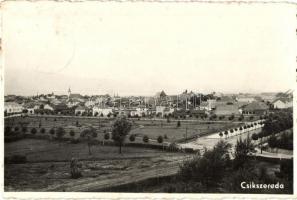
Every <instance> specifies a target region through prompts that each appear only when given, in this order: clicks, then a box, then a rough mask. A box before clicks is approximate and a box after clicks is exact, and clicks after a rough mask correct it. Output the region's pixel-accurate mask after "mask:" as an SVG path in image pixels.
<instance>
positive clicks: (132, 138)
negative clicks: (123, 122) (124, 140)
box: [129, 134, 135, 142]
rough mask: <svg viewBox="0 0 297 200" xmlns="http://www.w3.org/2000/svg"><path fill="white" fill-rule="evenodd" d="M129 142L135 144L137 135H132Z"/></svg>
mask: <svg viewBox="0 0 297 200" xmlns="http://www.w3.org/2000/svg"><path fill="white" fill-rule="evenodd" d="M129 140H130V141H131V142H134V141H135V135H134V134H131V135H130V137H129Z"/></svg>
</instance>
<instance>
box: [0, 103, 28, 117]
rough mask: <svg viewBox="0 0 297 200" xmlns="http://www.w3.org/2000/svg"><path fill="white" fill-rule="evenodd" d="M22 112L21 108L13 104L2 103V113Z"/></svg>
mask: <svg viewBox="0 0 297 200" xmlns="http://www.w3.org/2000/svg"><path fill="white" fill-rule="evenodd" d="M22 112H23V106H21V105H20V104H18V103H15V102H4V113H6V114H17V113H22Z"/></svg>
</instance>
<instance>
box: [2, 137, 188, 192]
mask: <svg viewBox="0 0 297 200" xmlns="http://www.w3.org/2000/svg"><path fill="white" fill-rule="evenodd" d="M122 150H123V154H118V147H116V146H100V145H96V146H93V147H92V155H91V156H89V155H88V149H87V145H86V144H83V143H81V144H67V143H62V142H61V143H60V142H54V141H46V140H36V139H24V140H21V141H16V142H12V143H6V144H5V155H6V156H9V155H16V154H21V155H26V156H27V160H28V163H25V164H5V167H4V170H5V191H18V190H22V191H33V190H34V191H47V190H53V191H63V190H65V191H81V190H82V191H88V190H97V189H100V187H106V185H110V186H112V185H116V184H117V183H118V181H119V180H121V181H122V183H129V181H132V179H131V177H132V176H137V177H138V179H139V180H143V179H146V178H149V177H155V176H163V175H164V176H165V175H168V174H174V173H176V172H177V170H178V166H179V165H178V164H176V163H180V162H182V161H183V160H184V159H186V158H188V157H189V156H188V155H185V154H182V153H168V152H162V151H158V150H153V149H143V148H137V147H124V148H123V149H122ZM73 156H74V157H76V158H78V159H79V160H84V161H80V163H81V165H82V166H81V170H82V174H83V177H82V178H79V179H71V178H70V167H69V166H70V162H69V161H70V159H71V158H72V157H73ZM171 168H172V170H169V169H171ZM95 181H96V184H95V185H92V184H94V182H95ZM84 184H85V186H84Z"/></svg>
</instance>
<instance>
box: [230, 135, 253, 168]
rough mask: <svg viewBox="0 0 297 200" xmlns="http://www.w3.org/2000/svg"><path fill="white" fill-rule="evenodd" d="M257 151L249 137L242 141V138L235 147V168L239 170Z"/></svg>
mask: <svg viewBox="0 0 297 200" xmlns="http://www.w3.org/2000/svg"><path fill="white" fill-rule="evenodd" d="M254 151H255V146H254V144H253V143H252V142H251V139H250V138H249V136H248V137H247V138H246V139H244V140H242V138H241V137H240V138H239V139H238V140H237V142H236V145H235V159H234V167H235V168H239V167H242V166H243V165H244V164H245V162H246V160H247V156H248V155H249V154H251V153H253V152H254Z"/></svg>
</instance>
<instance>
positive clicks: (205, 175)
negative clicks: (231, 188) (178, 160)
mask: <svg viewBox="0 0 297 200" xmlns="http://www.w3.org/2000/svg"><path fill="white" fill-rule="evenodd" d="M230 148H231V144H229V143H227V142H226V141H224V140H220V141H219V142H218V143H217V144H216V145H215V147H214V148H213V150H208V151H206V152H205V153H204V155H203V156H196V157H194V159H192V160H188V161H185V162H184V164H183V165H182V166H181V167H180V170H179V172H178V177H180V179H181V180H184V181H189V180H191V181H193V182H201V183H203V184H204V185H206V186H211V185H212V186H213V185H216V184H218V182H220V180H221V179H222V178H223V177H224V175H225V170H226V169H228V168H230V167H231V161H230V156H229V151H230Z"/></svg>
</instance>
